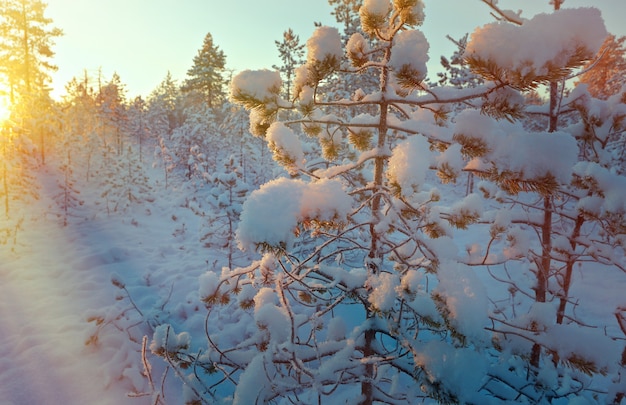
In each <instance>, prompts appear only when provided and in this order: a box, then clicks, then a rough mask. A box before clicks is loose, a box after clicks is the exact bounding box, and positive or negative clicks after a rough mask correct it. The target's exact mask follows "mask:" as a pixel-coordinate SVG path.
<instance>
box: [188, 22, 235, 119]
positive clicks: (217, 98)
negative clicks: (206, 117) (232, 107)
mask: <svg viewBox="0 0 626 405" xmlns="http://www.w3.org/2000/svg"><path fill="white" fill-rule="evenodd" d="M225 66H226V56H225V55H224V52H223V51H222V50H221V49H220V48H219V46H217V45H215V44H214V43H213V36H212V35H211V33H208V34H206V36H205V37H204V41H203V43H202V48H201V49H200V50H199V51H198V54H197V55H196V56H195V57H194V58H193V66H192V67H191V68H190V69H189V70H188V71H187V76H188V78H187V79H186V80H185V82H184V83H183V86H182V91H183V92H187V93H190V94H191V95H192V96H193V95H195V96H198V97H200V100H201V101H202V102H203V103H204V104H205V105H206V106H207V107H209V108H213V107H218V106H219V105H220V103H221V102H222V101H223V100H224V98H225V87H226V79H225V77H224V73H225Z"/></svg>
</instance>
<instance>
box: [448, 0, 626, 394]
mask: <svg viewBox="0 0 626 405" xmlns="http://www.w3.org/2000/svg"><path fill="white" fill-rule="evenodd" d="M486 3H488V4H490V6H491V7H492V8H493V9H494V10H496V11H497V13H498V14H499V15H501V16H502V18H503V19H505V20H507V21H508V22H500V23H494V24H489V25H487V26H485V27H481V28H479V29H477V30H476V31H475V32H474V33H473V34H472V37H471V40H470V43H469V45H468V49H467V52H466V58H467V60H468V62H469V64H470V66H471V67H472V68H473V69H474V71H476V72H479V73H480V74H481V75H483V76H484V77H486V78H488V79H489V80H493V81H496V82H498V81H499V82H508V83H509V85H510V86H511V87H512V88H513V89H516V90H517V91H518V92H520V93H521V94H524V93H527V92H532V91H533V90H535V89H537V88H539V87H540V86H545V87H547V88H548V90H549V95H550V96H549V97H550V98H549V100H548V103H547V104H546V105H545V106H543V107H541V108H540V107H537V106H536V105H534V106H532V108H528V109H523V108H518V109H517V110H518V113H517V114H516V116H511V117H510V122H493V121H492V120H490V119H489V118H487V117H485V116H482V115H480V113H479V112H478V111H477V110H467V111H464V112H462V113H461V114H459V116H457V117H456V120H455V121H456V122H455V125H456V128H457V129H456V130H455V135H454V136H455V139H456V140H457V141H458V142H459V143H460V144H461V145H462V148H461V153H462V154H464V155H465V156H466V157H467V158H469V159H471V160H470V162H469V163H468V165H467V166H466V169H469V170H472V171H474V172H475V173H476V174H478V175H479V176H482V177H483V179H486V180H488V182H483V183H482V184H480V186H479V187H480V188H481V190H483V192H484V193H485V195H486V196H488V197H489V198H492V199H493V200H494V201H497V202H498V203H499V204H497V205H496V207H497V211H494V212H492V213H491V214H486V217H489V216H491V217H492V218H493V221H492V223H491V226H490V228H489V234H490V236H489V237H488V238H487V239H488V240H489V243H488V245H486V246H484V247H483V249H482V250H481V249H480V248H479V247H478V246H477V245H473V246H470V247H468V264H470V263H471V262H473V263H475V264H482V265H487V266H488V269H489V271H490V272H491V274H492V275H493V276H494V278H496V279H497V280H498V281H501V282H503V283H504V285H507V286H508V290H509V293H510V301H508V302H507V303H506V304H505V305H503V306H501V305H497V306H496V308H495V311H494V312H493V314H494V315H493V316H492V321H493V323H494V326H493V327H492V328H490V330H492V331H493V332H495V335H494V338H495V339H496V341H497V346H498V349H499V350H501V352H502V353H506V352H507V351H508V352H509V353H516V352H518V353H521V354H525V355H526V356H528V357H527V358H526V359H527V362H526V360H524V357H523V356H522V357H517V356H518V355H517V354H514V356H513V357H512V358H510V359H509V360H508V363H509V364H513V363H517V364H520V365H521V364H525V365H524V367H522V368H520V369H519V370H518V371H517V373H518V376H522V375H525V376H526V377H525V380H526V381H533V384H535V386H534V389H532V390H522V389H521V387H520V386H519V385H518V386H517V388H516V390H517V391H518V392H519V393H521V394H522V395H523V396H524V397H526V398H527V400H529V401H532V402H541V401H551V400H553V399H555V398H559V397H574V396H580V397H585V398H587V399H591V398H593V397H594V396H596V395H598V392H600V391H601V390H598V391H596V389H597V387H595V386H594V382H597V381H598V380H599V379H601V375H602V374H604V373H607V372H608V370H612V371H611V372H612V373H616V374H619V373H620V371H619V370H620V368H621V367H623V365H621V366H620V364H619V358H620V352H621V351H622V347H620V345H619V344H616V343H615V341H616V339H618V337H619V335H620V332H619V330H616V331H615V332H612V333H609V334H606V333H605V332H600V333H597V332H596V331H594V330H593V328H590V327H589V326H590V325H591V324H592V323H593V321H594V320H593V319H587V320H586V321H583V319H582V318H580V317H579V316H578V315H577V311H576V305H582V306H583V307H584V306H585V305H590V304H591V303H590V302H586V303H582V302H580V300H579V299H578V298H577V297H576V296H575V295H573V293H572V289H571V288H572V284H573V276H574V270H575V267H577V268H578V269H579V270H580V271H594V272H595V271H606V272H608V273H607V274H610V273H611V272H615V271H617V272H618V273H620V272H623V270H624V265H625V264H626V263H625V260H624V253H623V252H624V250H623V247H621V248H620V247H619V246H620V242H619V240H620V238H621V236H620V234H621V232H622V231H620V230H619V229H622V228H623V226H624V224H625V217H624V212H625V211H624V207H623V206H622V207H616V206H611V208H608V209H607V208H605V204H607V203H608V201H611V200H612V199H613V196H614V194H612V193H615V192H617V193H620V192H618V191H617V190H618V189H620V188H623V184H624V178H623V177H621V176H620V175H619V174H618V172H617V171H616V170H615V168H616V166H615V161H614V160H613V159H614V158H615V156H614V154H613V153H611V151H610V149H611V148H612V147H611V146H609V145H613V146H614V145H615V144H612V143H610V142H609V139H613V140H615V139H617V138H619V135H618V134H622V133H623V131H624V125H623V111H624V110H623V109H624V108H625V107H624V106H620V103H622V102H623V100H622V101H620V99H621V98H622V96H621V95H618V96H616V97H613V99H612V100H611V101H610V102H608V103H604V104H602V102H601V101H599V100H592V99H591V97H590V96H589V94H588V93H586V91H585V89H584V87H580V88H578V89H576V90H574V91H573V92H572V93H571V94H570V95H569V97H564V94H565V93H566V92H565V85H566V81H567V80H568V79H570V78H571V76H572V72H573V71H574V69H577V68H580V67H582V66H583V65H584V64H585V63H586V62H587V61H588V60H590V59H592V58H593V56H594V53H595V52H596V50H597V49H598V48H599V47H600V44H601V43H602V40H603V39H604V37H605V36H606V30H605V28H604V24H603V21H602V19H601V17H600V15H599V12H598V11H597V10H595V9H563V10H559V6H560V2H559V1H555V2H553V4H554V6H555V11H554V13H551V14H540V15H537V16H535V17H533V18H532V19H530V20H522V19H519V18H517V17H518V16H516V15H515V14H514V13H511V12H508V11H503V10H500V9H498V8H497V6H495V3H493V2H486ZM577 21H579V22H577ZM583 21H584V24H585V27H586V30H585V31H584V32H580V31H577V30H575V29H573V28H572V27H574V26H577V24H580V23H582V22H583ZM538 36H539V37H541V38H542V41H543V43H542V49H541V51H539V50H537V49H536V48H535V46H534V45H533V40H531V39H530V38H537V37H538ZM498 43H500V44H504V43H506V44H507V45H505V46H502V47H498V46H494V44H498ZM507 48H508V49H507ZM516 97H517V99H518V100H519V102H518V104H521V103H522V100H524V98H522V97H521V95H517V96H516ZM509 100H511V101H512V100H514V98H509ZM511 101H508V102H507V104H512V103H511ZM499 103H500V102H499ZM574 110H578V112H579V113H580V115H576V114H572V112H573V111H574ZM602 110H603V113H599V111H602ZM483 111H484V109H483ZM592 111H593V112H592ZM489 113H491V112H490V111H489ZM541 115H543V116H545V118H546V120H545V122H547V124H548V126H547V128H543V129H540V130H537V128H536V127H533V126H528V125H526V126H524V124H523V123H522V122H520V121H518V120H517V119H518V118H524V117H526V118H525V119H529V118H528V116H532V117H536V116H541ZM609 172H612V174H611V175H608V176H607V177H603V176H605V175H606V174H608V173H609ZM601 173H602V174H601ZM600 177H602V180H600V179H599V178H600ZM529 180H531V181H532V183H528V181H529ZM494 183H495V184H496V185H497V187H496V188H493V184H494ZM593 184H595V185H593ZM597 184H602V185H603V186H600V187H599V188H600V189H602V191H599V190H598V188H597ZM607 197H608V198H607ZM592 201H594V203H592ZM588 204H589V205H588ZM595 204H597V205H595ZM610 204H611V203H609V205H610ZM503 208H504V209H503ZM600 212H602V214H600ZM605 215H606V216H605ZM600 217H602V218H603V219H600ZM608 217H610V218H611V220H608ZM609 223H610V225H609ZM529 230H532V231H529ZM504 240H506V241H508V242H509V244H510V247H507V248H505V249H502V250H500V251H499V252H498V251H497V250H498V249H497V247H496V246H497V245H498V244H501V243H502V242H503V241H504ZM615 249H618V250H617V251H616V250H615ZM515 256H518V257H519V259H520V261H519V262H518V263H516V264H513V263H508V264H507V265H504V266H495V264H497V263H504V262H506V261H507V260H509V259H511V258H514V257H515ZM610 305H614V307H613V308H610V309H607V311H608V314H609V315H610V314H611V313H612V311H617V307H618V304H617V303H612V304H610ZM618 312H619V311H618ZM591 341H594V342H595V343H594V344H593V346H594V347H595V349H594V350H587V349H586V348H585V347H583V346H585V345H584V344H583V345H580V344H573V342H591ZM599 342H602V343H601V344H600V346H602V350H600V349H598V346H597V345H598V344H599ZM589 344H590V343H589ZM590 345H591V344H590ZM515 358H516V360H514V359H515ZM510 370H513V369H510ZM545 370H550V372H551V373H553V374H554V375H555V376H556V378H554V379H552V380H550V382H549V383H548V382H547V381H545V380H544V379H543V374H542V373H544V372H545ZM572 370H574V371H572ZM512 374H513V375H514V374H515V372H513V373H512ZM616 374H614V375H616ZM513 380H514V378H513V377H509V379H508V381H513ZM501 381H502V379H501V378H500V379H498V381H497V382H495V386H498V385H499V383H500V382H501ZM538 383H540V384H539V385H538ZM491 384H494V380H490V381H489V382H488V384H486V385H485V387H486V388H487V389H489V390H491V389H492V388H491V387H490V386H491ZM514 386H515V385H514V384H511V387H514ZM620 389H621V390H622V391H623V388H616V389H615V392H619V390H620ZM494 392H495V391H494ZM615 392H606V391H605V392H603V394H604V395H606V396H605V398H606V401H608V402H612V401H613V399H614V398H615V395H614V394H615Z"/></svg>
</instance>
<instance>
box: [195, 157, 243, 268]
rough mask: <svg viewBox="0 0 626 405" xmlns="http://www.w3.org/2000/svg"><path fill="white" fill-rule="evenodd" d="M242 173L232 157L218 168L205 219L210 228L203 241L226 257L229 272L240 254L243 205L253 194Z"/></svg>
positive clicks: (207, 229) (210, 182)
mask: <svg viewBox="0 0 626 405" xmlns="http://www.w3.org/2000/svg"><path fill="white" fill-rule="evenodd" d="M242 172H243V170H242V169H241V167H239V166H238V165H237V163H236V160H235V156H234V155H231V156H230V157H229V158H228V160H226V162H224V164H223V165H222V167H220V166H219V165H218V167H217V168H216V170H215V172H214V173H213V174H212V175H211V176H210V180H209V193H208V196H207V199H208V203H209V205H210V207H211V213H210V214H209V215H208V216H207V218H206V221H207V222H208V223H207V228H206V229H205V230H203V232H204V233H205V234H204V235H203V237H202V238H201V240H202V241H203V242H204V244H205V246H206V247H208V248H214V249H216V250H217V251H218V253H219V254H225V255H226V263H227V267H228V268H233V267H235V263H236V261H235V260H236V259H237V257H236V254H237V253H241V252H239V249H238V248H237V242H236V240H235V230H236V229H237V224H238V223H239V216H240V215H241V209H242V205H243V201H244V200H245V198H246V197H247V195H248V193H249V191H250V187H249V186H248V185H247V184H245V183H244V181H243V173H242Z"/></svg>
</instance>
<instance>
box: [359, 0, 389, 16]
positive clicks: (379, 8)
mask: <svg viewBox="0 0 626 405" xmlns="http://www.w3.org/2000/svg"><path fill="white" fill-rule="evenodd" d="M361 13H368V14H372V15H379V16H386V15H387V14H388V13H389V0H365V1H364V2H363V5H362V6H361Z"/></svg>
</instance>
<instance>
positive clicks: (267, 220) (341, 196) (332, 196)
mask: <svg viewBox="0 0 626 405" xmlns="http://www.w3.org/2000/svg"><path fill="white" fill-rule="evenodd" d="M351 207H352V199H351V198H350V196H349V195H348V194H347V193H346V192H345V191H344V190H343V187H342V185H341V183H340V182H339V181H337V180H329V179H322V180H320V181H317V182H314V183H305V182H304V181H302V180H299V179H286V178H280V179H276V180H273V181H270V182H269V183H266V184H264V185H263V186H261V188H260V189H258V190H256V191H254V192H252V193H251V194H250V196H249V198H248V199H247V200H246V202H245V203H244V204H243V211H242V213H241V219H240V223H239V228H238V229H237V240H238V242H239V246H240V247H241V248H242V249H244V250H246V249H254V248H255V247H256V246H257V245H259V244H268V245H270V246H285V247H286V246H289V245H290V243H291V241H292V239H293V236H294V231H295V229H296V227H297V225H298V223H300V222H303V221H305V220H318V221H337V222H342V221H343V220H345V218H346V216H347V215H348V214H349V212H350V210H351Z"/></svg>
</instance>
